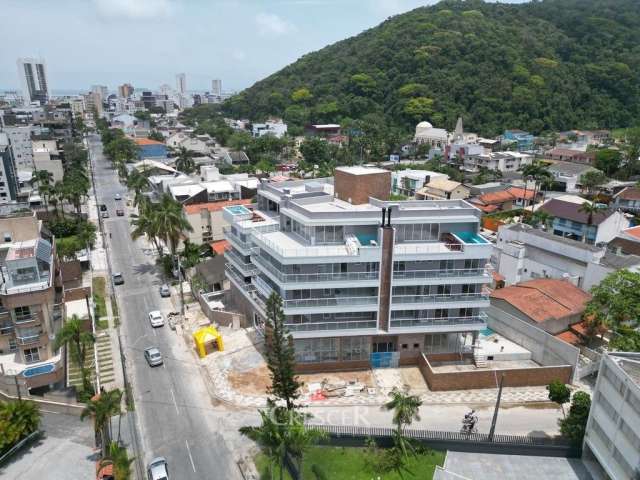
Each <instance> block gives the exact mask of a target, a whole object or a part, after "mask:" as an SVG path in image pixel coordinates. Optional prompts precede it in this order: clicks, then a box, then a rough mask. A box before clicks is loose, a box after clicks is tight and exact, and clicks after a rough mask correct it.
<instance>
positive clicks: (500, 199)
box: [478, 190, 514, 205]
mask: <svg viewBox="0 0 640 480" xmlns="http://www.w3.org/2000/svg"><path fill="white" fill-rule="evenodd" d="M513 198H514V197H513V195H511V193H510V192H509V190H501V191H498V192H489V193H485V194H483V195H480V196H479V197H478V199H479V200H480V201H481V202H482V203H484V204H485V205H488V204H496V203H505V202H510V201H512V200H513Z"/></svg>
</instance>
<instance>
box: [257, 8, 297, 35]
mask: <svg viewBox="0 0 640 480" xmlns="http://www.w3.org/2000/svg"><path fill="white" fill-rule="evenodd" d="M255 21H256V25H257V26H258V32H259V33H260V34H261V35H284V34H287V33H289V32H292V31H294V30H295V27H294V26H293V25H292V24H290V23H289V22H287V21H286V20H284V19H283V18H281V17H279V16H278V15H276V14H275V13H259V14H258V15H256V18H255Z"/></svg>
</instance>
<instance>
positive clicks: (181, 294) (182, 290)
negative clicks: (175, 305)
mask: <svg viewBox="0 0 640 480" xmlns="http://www.w3.org/2000/svg"><path fill="white" fill-rule="evenodd" d="M177 257H178V281H179V282H180V315H181V318H182V320H184V289H183V288H182V264H181V263H180V254H177Z"/></svg>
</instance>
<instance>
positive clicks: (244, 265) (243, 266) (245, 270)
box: [224, 249, 257, 277]
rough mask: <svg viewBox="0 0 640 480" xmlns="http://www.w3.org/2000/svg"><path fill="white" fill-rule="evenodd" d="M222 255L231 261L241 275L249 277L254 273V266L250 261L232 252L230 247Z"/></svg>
mask: <svg viewBox="0 0 640 480" xmlns="http://www.w3.org/2000/svg"><path fill="white" fill-rule="evenodd" d="M224 256H225V258H226V259H227V261H230V262H231V263H233V265H234V266H235V267H236V268H237V269H238V270H239V271H240V272H242V274H243V275H245V276H247V277H250V276H252V275H255V274H256V272H257V271H256V267H255V265H254V264H253V263H251V262H245V261H244V259H243V258H242V257H241V256H240V255H238V254H237V253H236V252H234V251H233V250H232V249H229V250H226V251H225V252H224Z"/></svg>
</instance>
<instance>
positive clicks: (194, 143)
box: [167, 132, 211, 155]
mask: <svg viewBox="0 0 640 480" xmlns="http://www.w3.org/2000/svg"><path fill="white" fill-rule="evenodd" d="M167 146H168V147H170V148H173V149H174V150H178V149H180V148H185V149H187V150H189V151H191V152H193V153H197V154H201V155H208V154H209V153H210V151H211V149H210V147H209V145H208V143H207V142H206V141H205V140H203V139H201V138H197V137H191V136H189V135H187V134H186V133H184V132H176V133H174V134H173V135H171V136H169V138H167Z"/></svg>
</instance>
